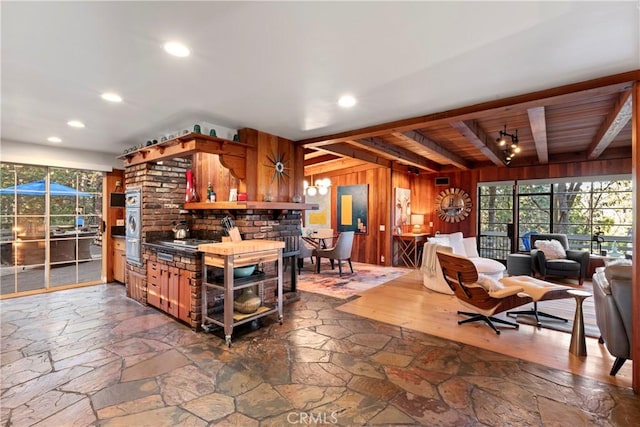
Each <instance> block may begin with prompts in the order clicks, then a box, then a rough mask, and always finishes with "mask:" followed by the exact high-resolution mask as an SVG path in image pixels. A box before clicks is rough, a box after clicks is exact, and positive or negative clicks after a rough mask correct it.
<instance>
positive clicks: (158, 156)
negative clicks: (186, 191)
mask: <svg viewBox="0 0 640 427" xmlns="http://www.w3.org/2000/svg"><path fill="white" fill-rule="evenodd" d="M251 149H253V147H251V146H250V145H247V144H243V143H241V142H237V141H230V140H228V139H222V138H217V137H214V136H207V135H202V134H199V133H188V134H186V135H182V136H178V137H176V138H173V139H170V140H168V141H164V142H160V143H158V144H153V145H148V146H146V147H143V148H140V149H138V150H135V151H131V152H129V153H126V154H123V155H121V156H119V157H118V158H119V159H122V160H124V162H125V167H129V166H134V165H138V164H141V163H146V162H159V161H162V160H166V159H172V158H175V157H188V156H191V155H193V154H195V153H208V154H217V155H219V156H220V162H221V163H222V164H223V165H224V167H226V168H228V169H229V170H230V171H231V173H232V174H233V175H234V176H235V177H236V178H238V179H245V178H246V176H247V173H246V162H245V158H246V156H247V151H248V150H251Z"/></svg>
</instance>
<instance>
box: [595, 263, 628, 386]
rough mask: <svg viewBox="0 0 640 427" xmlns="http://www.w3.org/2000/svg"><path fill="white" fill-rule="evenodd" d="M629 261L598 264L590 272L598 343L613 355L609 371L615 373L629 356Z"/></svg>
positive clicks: (613, 374) (611, 373)
mask: <svg viewBox="0 0 640 427" xmlns="http://www.w3.org/2000/svg"><path fill="white" fill-rule="evenodd" d="M632 275H633V270H632V267H631V265H615V266H614V265H610V266H607V267H606V268H598V269H597V270H596V273H595V274H594V275H593V297H594V301H595V305H596V323H597V324H598V328H599V329H600V333H601V334H602V335H601V336H600V340H599V341H600V343H601V344H603V343H604V344H605V345H606V346H607V350H609V353H611V354H612V355H613V356H615V357H616V360H615V362H613V366H612V367H611V372H610V373H609V375H612V376H615V375H616V374H617V373H618V371H619V370H620V368H621V367H622V365H624V362H626V361H627V359H631V316H632V307H631V280H632Z"/></svg>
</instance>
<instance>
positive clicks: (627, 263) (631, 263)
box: [604, 258, 633, 267]
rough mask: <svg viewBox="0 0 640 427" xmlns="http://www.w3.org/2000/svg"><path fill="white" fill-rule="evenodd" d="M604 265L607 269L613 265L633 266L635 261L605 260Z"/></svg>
mask: <svg viewBox="0 0 640 427" xmlns="http://www.w3.org/2000/svg"><path fill="white" fill-rule="evenodd" d="M604 265H605V266H606V267H609V266H611V265H633V261H632V260H630V259H625V258H616V259H610V260H605V261H604Z"/></svg>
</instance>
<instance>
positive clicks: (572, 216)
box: [478, 176, 633, 260]
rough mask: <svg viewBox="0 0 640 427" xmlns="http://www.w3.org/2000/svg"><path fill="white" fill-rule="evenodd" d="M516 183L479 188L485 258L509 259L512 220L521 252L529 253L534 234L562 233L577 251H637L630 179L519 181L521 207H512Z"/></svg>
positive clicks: (481, 250) (519, 202) (489, 184)
mask: <svg viewBox="0 0 640 427" xmlns="http://www.w3.org/2000/svg"><path fill="white" fill-rule="evenodd" d="M513 185H514V183H513V182H505V183H483V184H480V185H479V200H480V203H479V206H480V211H479V221H478V224H479V235H480V239H481V242H484V243H481V245H480V252H481V255H482V256H488V257H492V258H495V259H500V260H503V259H505V258H506V253H509V252H505V249H504V247H505V244H504V240H505V239H506V241H507V242H508V246H509V247H510V246H511V243H512V242H511V239H510V238H509V227H508V226H507V224H508V223H509V222H513V223H514V224H516V226H515V229H516V230H517V234H516V235H517V242H514V246H515V248H517V250H521V251H527V250H529V247H528V236H529V235H530V234H531V233H562V234H566V235H567V237H568V238H569V245H570V247H571V248H572V249H586V250H589V251H591V252H596V251H597V250H600V249H603V250H606V251H608V252H609V253H611V252H614V253H619V254H624V253H627V252H631V233H632V230H633V228H632V184H631V179H630V177H629V176H612V177H607V179H603V178H602V177H595V178H580V181H578V179H569V178H567V179H556V180H532V181H519V182H516V183H515V189H516V190H515V191H516V203H515V204H511V205H510V204H509V203H508V198H509V197H508V193H509V191H510V190H511V189H512V188H513ZM598 231H601V232H602V238H603V239H604V242H601V244H600V245H598V243H597V239H595V238H594V234H595V233H596V232H598ZM514 234H515V233H514ZM514 238H515V236H514ZM485 246H486V248H484V247H485ZM600 246H601V247H600ZM483 249H484V251H483ZM491 255H497V256H491ZM503 257H504V258H503Z"/></svg>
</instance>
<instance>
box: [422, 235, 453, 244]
mask: <svg viewBox="0 0 640 427" xmlns="http://www.w3.org/2000/svg"><path fill="white" fill-rule="evenodd" d="M427 242H429V243H437V244H439V245H444V246H451V242H450V241H449V236H435V237H428V238H427Z"/></svg>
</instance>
